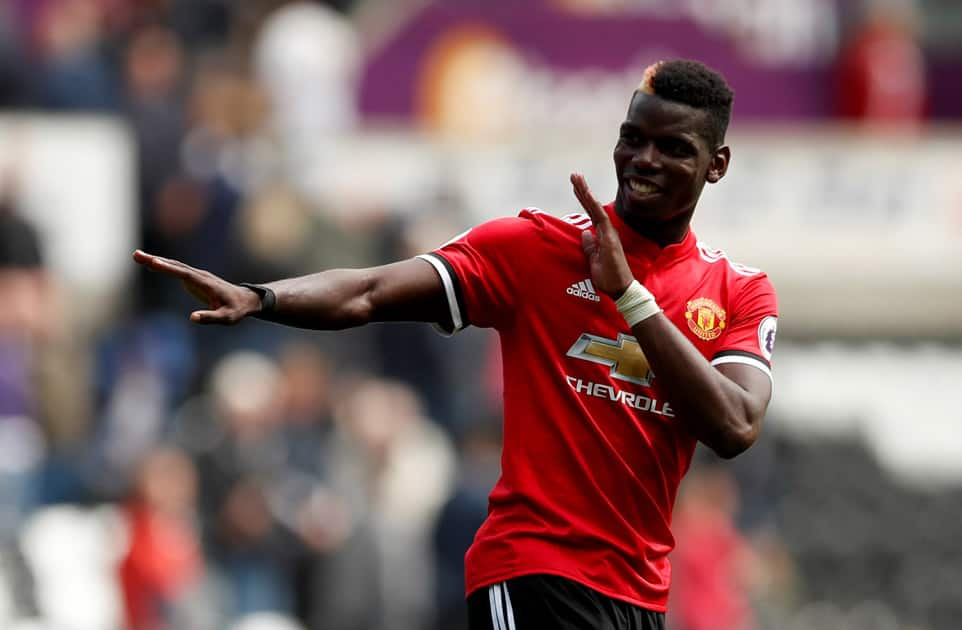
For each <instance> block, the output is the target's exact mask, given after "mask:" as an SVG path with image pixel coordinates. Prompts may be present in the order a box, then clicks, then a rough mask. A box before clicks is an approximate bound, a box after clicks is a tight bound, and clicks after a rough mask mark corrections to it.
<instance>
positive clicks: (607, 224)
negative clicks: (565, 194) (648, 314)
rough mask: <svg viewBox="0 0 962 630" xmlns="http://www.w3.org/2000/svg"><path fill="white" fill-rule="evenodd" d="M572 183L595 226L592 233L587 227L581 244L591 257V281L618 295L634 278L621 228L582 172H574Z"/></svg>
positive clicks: (589, 265)
mask: <svg viewBox="0 0 962 630" xmlns="http://www.w3.org/2000/svg"><path fill="white" fill-rule="evenodd" d="M571 185H572V187H573V188H574V193H575V197H577V198H578V201H579V202H580V203H581V207H582V208H584V209H585V212H587V213H588V216H589V217H591V223H592V225H593V226H594V231H593V232H592V231H591V230H585V231H584V232H582V233H581V247H582V249H583V250H584V253H585V257H586V258H587V259H588V267H589V269H590V270H591V281H592V282H593V283H594V285H595V287H597V288H598V289H599V290H601V291H603V292H604V293H606V294H607V295H609V296H611V297H614V298H618V297H619V296H621V294H622V293H624V292H625V289H626V288H628V285H629V284H631V281H632V280H634V277H633V276H632V274H631V269H630V268H629V267H628V260H627V259H626V258H625V251H624V249H623V248H622V246H621V239H620V238H619V237H618V231H617V230H615V226H614V225H612V223H611V219H610V218H609V217H608V213H607V212H605V209H604V207H603V206H602V205H601V204H600V203H598V201H597V200H596V199H595V198H594V195H592V194H591V190H590V189H589V188H588V183H587V182H586V181H585V178H584V176H583V175H581V174H578V173H572V174H571Z"/></svg>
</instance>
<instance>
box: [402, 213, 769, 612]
mask: <svg viewBox="0 0 962 630" xmlns="http://www.w3.org/2000/svg"><path fill="white" fill-rule="evenodd" d="M606 210H607V212H608V214H609V215H610V216H611V220H612V221H613V222H614V225H615V227H616V228H617V230H618V233H619V235H620V236H621V241H622V244H623V245H624V250H625V254H626V256H627V258H628V264H629V265H630V267H631V270H632V273H633V274H634V276H635V278H637V279H638V281H639V282H641V283H642V284H644V285H645V287H647V288H648V290H650V291H651V292H652V293H653V294H654V296H655V298H656V299H657V301H658V304H659V306H661V308H662V309H664V312H665V315H666V316H668V317H669V318H670V319H671V320H672V321H673V322H674V323H675V325H676V326H678V328H679V329H680V330H681V331H682V332H683V333H684V334H685V336H686V337H688V339H689V340H690V341H691V342H692V343H693V344H694V345H695V347H696V348H698V350H699V351H700V352H701V353H702V355H703V356H704V357H705V358H706V359H708V360H709V361H711V363H712V364H714V365H718V364H721V363H729V362H738V363H747V364H750V365H753V366H756V367H757V368H758V369H760V370H762V371H764V372H765V373H767V374H768V375H769V376H770V375H771V371H770V365H769V361H770V358H771V351H772V347H773V345H774V335H775V322H776V319H775V317H776V305H775V293H774V290H773V288H772V286H771V283H770V282H769V281H768V278H767V276H766V275H765V274H764V273H762V272H760V271H759V270H757V269H751V268H748V267H745V266H743V265H739V264H737V263H732V262H731V261H730V260H729V259H728V258H727V257H726V255H725V254H724V252H721V251H719V250H713V249H709V248H707V247H705V246H704V245H702V244H700V243H697V242H696V240H695V235H694V234H693V233H692V232H691V231H689V232H688V234H687V236H686V237H685V239H684V240H683V241H682V242H680V243H678V244H675V245H670V246H668V247H665V248H664V249H661V248H659V247H658V246H657V245H655V244H654V243H652V242H650V241H648V240H646V239H645V238H643V237H642V236H640V235H639V234H638V233H637V232H635V231H633V230H632V229H631V228H629V227H628V226H627V225H625V223H624V222H623V221H622V220H621V219H620V218H619V217H618V216H617V214H616V213H615V212H614V211H613V206H612V205H608V206H606ZM590 227H591V220H590V219H589V218H588V216H587V215H585V214H573V215H569V216H566V217H564V218H560V219H559V218H556V217H553V216H550V215H548V214H545V213H543V212H541V211H540V210H537V209H526V210H524V211H522V212H521V214H520V215H519V216H518V217H515V218H505V219H497V220H494V221H491V222H488V223H485V224H483V225H480V226H478V227H475V228H474V229H472V230H469V231H468V232H466V233H465V234H463V235H461V236H460V237H457V238H456V239H455V240H453V241H451V242H449V243H447V244H446V245H444V246H442V247H441V248H440V249H439V250H437V251H435V252H433V253H432V254H428V255H425V256H422V257H421V258H423V259H424V260H426V261H428V262H429V263H431V264H432V265H433V266H434V268H435V269H436V270H437V272H438V274H439V275H440V277H441V280H442V282H443V284H444V288H445V292H446V293H447V296H448V304H449V307H450V309H451V319H452V322H453V323H454V328H455V330H457V329H460V328H463V327H464V326H467V325H469V324H470V325H474V326H483V327H493V328H495V329H496V330H497V331H498V333H499V334H500V337H501V351H502V361H503V369H504V447H503V452H502V458H501V478H500V479H499V480H498V482H497V484H496V485H495V487H494V489H493V491H492V492H491V495H490V498H489V507H488V518H487V520H486V521H485V522H484V524H483V525H482V526H481V528H480V529H479V530H478V533H477V535H476V536H475V540H474V544H473V545H472V546H471V548H470V549H469V550H468V553H467V556H466V559H465V563H466V569H465V570H466V576H465V577H466V587H467V591H468V593H469V594H470V593H471V592H472V591H474V590H476V589H478V588H481V587H483V586H487V585H489V584H493V583H496V582H500V581H503V580H506V579H510V578H512V577H517V576H520V575H525V574H532V573H542V574H552V575H558V576H562V577H565V578H568V579H571V580H574V581H576V582H579V583H581V584H584V585H586V586H588V587H590V588H592V589H595V590H596V591H599V592H601V593H603V594H605V595H607V596H609V597H612V598H616V599H619V600H623V601H627V602H630V603H632V604H635V605H637V606H641V607H643V608H647V609H649V610H655V611H664V610H665V607H666V601H667V598H668V584H669V578H670V567H669V563H668V552H669V551H671V549H672V547H673V546H674V538H673V537H672V533H671V511H672V506H673V504H674V502H675V494H676V491H677V489H678V485H679V483H680V481H681V478H682V476H683V475H684V474H685V472H686V471H687V470H688V466H689V463H690V461H691V457H692V454H693V452H694V449H695V442H696V440H695V438H694V437H693V436H692V435H691V434H690V433H689V432H688V431H687V430H686V429H685V428H684V426H683V424H682V423H681V422H679V420H678V414H677V412H676V411H675V409H674V407H673V406H672V401H671V400H666V399H665V396H664V395H663V394H662V388H661V387H659V383H658V377H657V376H656V375H655V374H653V373H652V372H651V370H650V369H649V366H648V361H647V360H646V359H645V356H644V354H643V353H642V351H641V348H640V347H639V345H638V343H637V341H636V340H635V338H634V337H632V336H631V330H630V328H629V327H628V324H627V323H626V322H625V320H624V318H623V317H622V316H621V314H620V313H619V312H618V310H617V308H616V307H615V304H614V301H613V300H611V299H610V298H609V297H607V296H604V295H601V294H599V293H598V292H597V291H596V290H595V288H594V286H593V285H592V283H591V280H590V277H589V271H588V263H587V261H586V259H585V256H584V253H583V252H582V249H581V232H582V231H583V230H585V229H588V228H590Z"/></svg>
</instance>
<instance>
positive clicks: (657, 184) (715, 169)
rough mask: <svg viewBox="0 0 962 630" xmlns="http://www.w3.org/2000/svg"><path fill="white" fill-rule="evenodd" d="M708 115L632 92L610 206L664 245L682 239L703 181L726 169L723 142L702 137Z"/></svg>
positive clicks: (726, 152)
mask: <svg viewBox="0 0 962 630" xmlns="http://www.w3.org/2000/svg"><path fill="white" fill-rule="evenodd" d="M707 117H708V114H707V112H705V111H704V110H701V109H696V108H694V107H691V106H689V105H685V104H682V103H677V102H674V101H669V100H666V99H663V98H661V97H659V96H655V95H653V94H646V93H644V92H641V91H638V92H635V94H634V96H633V97H632V99H631V104H630V105H629V107H628V115H627V117H626V119H625V121H624V122H623V123H622V125H621V131H620V133H619V136H618V144H616V145H615V151H614V159H615V171H616V173H617V176H618V194H617V195H616V197H615V210H616V211H617V212H618V216H620V217H621V218H622V219H623V220H624V221H625V223H627V224H628V225H630V226H631V227H632V228H633V229H635V230H636V231H638V232H640V233H641V234H642V235H644V236H646V237H648V238H649V239H651V240H653V241H655V242H656V243H658V244H660V245H662V246H664V245H668V244H670V243H677V242H679V241H681V240H682V239H683V238H684V236H685V233H686V232H687V230H688V223H689V222H690V221H691V215H692V213H693V212H694V210H695V204H696V203H698V198H699V196H700V195H701V191H702V188H704V186H705V182H712V183H714V182H717V181H718V180H720V179H721V178H722V177H723V176H724V175H725V171H726V170H727V169H728V162H729V159H730V157H731V154H730V151H729V149H728V147H726V146H721V147H717V148H716V147H713V146H710V145H709V141H708V140H707V139H706V133H705V129H706V128H707V127H706V126H707V124H708V120H707Z"/></svg>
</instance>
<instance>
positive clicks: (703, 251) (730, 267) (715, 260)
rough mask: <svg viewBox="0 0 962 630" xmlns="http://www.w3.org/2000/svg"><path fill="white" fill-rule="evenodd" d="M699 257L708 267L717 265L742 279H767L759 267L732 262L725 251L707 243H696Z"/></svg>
mask: <svg viewBox="0 0 962 630" xmlns="http://www.w3.org/2000/svg"><path fill="white" fill-rule="evenodd" d="M695 248H696V249H697V250H698V256H699V257H700V258H701V260H702V262H704V263H705V264H708V265H717V266H718V267H720V268H722V269H724V270H725V271H726V272H728V273H731V274H733V275H734V276H736V277H737V276H740V277H742V278H755V277H767V274H766V273H765V272H764V271H762V270H761V269H759V268H757V267H750V266H748V265H746V264H743V263H740V262H736V261H734V260H732V259H731V258H730V257H729V256H728V254H727V253H725V250H722V249H718V248H715V247H712V246H711V245H709V244H708V243H706V242H705V241H698V242H696V243H695Z"/></svg>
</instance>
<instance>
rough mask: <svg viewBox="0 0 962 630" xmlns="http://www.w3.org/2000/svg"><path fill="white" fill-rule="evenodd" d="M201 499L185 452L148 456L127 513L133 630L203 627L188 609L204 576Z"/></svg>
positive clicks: (128, 607)
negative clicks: (198, 508) (191, 594)
mask: <svg viewBox="0 0 962 630" xmlns="http://www.w3.org/2000/svg"><path fill="white" fill-rule="evenodd" d="M196 500H197V473H196V471H195V470H194V466H193V464H192V463H191V461H190V460H189V459H188V458H187V457H186V456H185V455H184V454H183V453H181V452H180V451H177V450H175V449H170V448H157V449H154V450H153V451H152V452H151V453H149V454H148V455H147V456H146V458H145V459H144V461H143V463H142V465H141V467H140V471H139V474H138V478H137V480H136V485H135V488H134V491H133V495H132V497H131V498H130V500H129V501H128V504H127V506H126V508H125V510H124V518H125V519H126V521H127V526H128V530H129V534H128V537H129V547H128V550H127V554H126V556H125V558H124V559H123V561H122V562H121V565H120V583H121V587H122V589H123V592H124V603H125V611H126V619H127V627H128V628H129V629H130V630H164V629H170V630H176V629H177V628H192V629H194V628H200V627H203V624H200V623H198V619H196V617H197V616H198V613H199V612H200V611H197V610H191V609H190V607H189V606H188V605H187V602H189V601H190V600H189V597H188V595H189V592H190V590H191V589H197V587H198V585H199V584H200V582H201V579H202V577H203V572H204V559H203V555H202V550H201V544H200V535H199V531H198V527H199V523H198V520H197V514H196V508H195V504H196ZM208 607H209V608H213V607H210V606H205V608H208ZM207 614H210V613H207ZM192 617H193V618H192Z"/></svg>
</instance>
